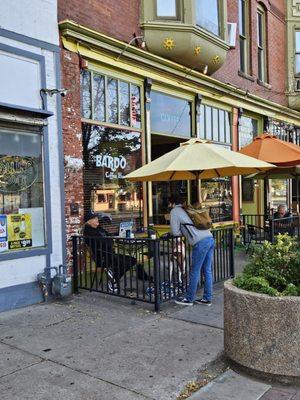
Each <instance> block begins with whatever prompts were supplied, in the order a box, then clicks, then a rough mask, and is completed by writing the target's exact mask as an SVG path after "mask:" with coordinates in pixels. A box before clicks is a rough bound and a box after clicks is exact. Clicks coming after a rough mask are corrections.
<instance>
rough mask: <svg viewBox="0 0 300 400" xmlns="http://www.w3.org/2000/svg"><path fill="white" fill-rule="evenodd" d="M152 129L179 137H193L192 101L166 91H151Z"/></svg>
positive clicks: (154, 131)
mask: <svg viewBox="0 0 300 400" xmlns="http://www.w3.org/2000/svg"><path fill="white" fill-rule="evenodd" d="M151 131H152V133H162V134H165V135H170V136H177V137H187V138H190V137H191V133H192V123H191V102H190V101H188V100H185V99H182V98H179V97H175V96H170V95H167V94H164V93H160V92H156V91H152V92H151Z"/></svg>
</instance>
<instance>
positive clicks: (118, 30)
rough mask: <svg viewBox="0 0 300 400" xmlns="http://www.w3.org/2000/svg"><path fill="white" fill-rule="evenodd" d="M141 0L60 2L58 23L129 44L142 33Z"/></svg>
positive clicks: (62, 0) (72, 0)
mask: <svg viewBox="0 0 300 400" xmlns="http://www.w3.org/2000/svg"><path fill="white" fill-rule="evenodd" d="M140 3H141V2H140V0H88V1H82V0H58V21H62V20H64V19H71V20H73V21H75V22H77V23H78V24H80V25H84V26H87V27H88V28H91V29H94V30H96V31H98V32H101V33H105V34H106V35H109V36H111V37H113V38H115V39H119V40H123V41H125V42H129V40H130V39H131V38H132V37H133V36H132V35H133V33H134V32H135V33H136V34H137V35H138V34H139V32H140V29H139V19H140Z"/></svg>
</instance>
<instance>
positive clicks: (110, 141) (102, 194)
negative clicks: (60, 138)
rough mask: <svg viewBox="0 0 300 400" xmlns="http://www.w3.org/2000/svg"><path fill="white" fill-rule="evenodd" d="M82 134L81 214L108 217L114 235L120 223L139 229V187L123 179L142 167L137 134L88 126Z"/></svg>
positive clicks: (140, 208)
mask: <svg viewBox="0 0 300 400" xmlns="http://www.w3.org/2000/svg"><path fill="white" fill-rule="evenodd" d="M82 132H83V149H84V150H83V151H84V196H85V211H86V212H87V211H88V210H90V209H91V210H93V211H95V212H103V213H108V214H109V216H110V217H112V225H111V226H110V227H109V228H111V229H112V230H113V232H114V233H117V232H118V227H119V225H120V223H121V222H124V221H133V222H134V223H135V225H136V227H139V226H140V225H141V224H142V209H143V197H142V186H141V184H140V183H132V182H129V181H127V180H126V179H124V176H125V175H127V174H128V173H129V172H132V171H134V170H135V169H137V168H139V167H140V166H141V165H142V152H141V133H139V132H134V131H123V130H121V129H115V128H109V127H104V126H97V125H90V124H83V127H82Z"/></svg>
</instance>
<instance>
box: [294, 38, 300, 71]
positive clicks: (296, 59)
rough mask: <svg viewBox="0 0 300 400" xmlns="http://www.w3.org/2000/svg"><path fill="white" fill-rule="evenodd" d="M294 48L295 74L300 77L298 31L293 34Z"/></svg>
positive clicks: (299, 40)
mask: <svg viewBox="0 0 300 400" xmlns="http://www.w3.org/2000/svg"><path fill="white" fill-rule="evenodd" d="M295 36H296V39H295V40H296V46H295V74H296V75H297V76H299V75H300V31H296V32H295Z"/></svg>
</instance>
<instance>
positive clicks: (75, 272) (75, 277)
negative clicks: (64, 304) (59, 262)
mask: <svg viewBox="0 0 300 400" xmlns="http://www.w3.org/2000/svg"><path fill="white" fill-rule="evenodd" d="M77 239H79V238H77V236H73V237H72V242H73V290H74V293H75V294H77V293H78V255H77Z"/></svg>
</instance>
